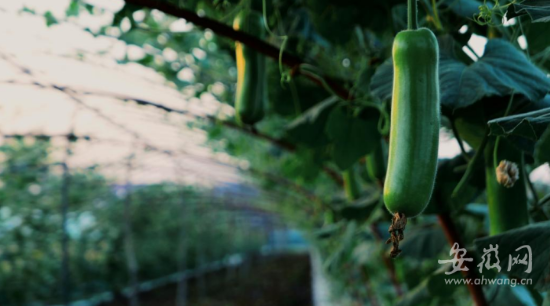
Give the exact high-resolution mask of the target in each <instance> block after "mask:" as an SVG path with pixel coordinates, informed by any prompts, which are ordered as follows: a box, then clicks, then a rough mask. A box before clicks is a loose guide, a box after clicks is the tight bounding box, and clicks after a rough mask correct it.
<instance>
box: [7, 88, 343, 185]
mask: <svg viewBox="0 0 550 306" xmlns="http://www.w3.org/2000/svg"><path fill="white" fill-rule="evenodd" d="M6 83H10V84H21V85H33V86H38V87H40V88H52V89H56V90H59V91H61V92H63V93H65V94H67V95H69V97H71V99H73V100H74V101H76V102H77V103H79V104H80V105H84V106H86V105H85V104H83V102H82V101H80V99H78V98H77V97H75V96H74V94H84V95H96V96H102V97H110V98H115V99H119V100H122V101H132V102H134V103H136V104H138V105H144V106H152V107H154V108H158V109H160V110H162V111H165V112H167V113H176V114H180V115H184V116H190V117H193V118H194V119H198V120H203V119H206V120H208V121H210V122H212V123H215V124H221V125H223V126H225V127H228V128H231V129H233V130H236V131H238V132H241V133H244V134H248V135H250V136H253V137H255V138H259V139H262V140H265V141H268V142H271V143H272V144H273V145H276V146H277V147H279V148H281V149H283V150H285V151H288V152H295V151H296V146H295V145H294V144H292V143H289V142H287V141H284V140H281V139H276V138H274V137H272V136H269V135H266V134H263V133H261V132H259V131H258V130H256V129H251V128H248V127H243V126H240V125H238V124H237V123H235V122H231V121H224V120H220V119H218V118H216V117H215V116H212V115H203V116H201V115H197V114H193V113H191V112H189V111H186V110H182V109H176V108H171V107H168V106H165V105H162V104H159V103H156V102H152V101H148V100H144V99H141V98H137V97H132V96H126V95H121V94H117V93H111V92H104V91H91V90H78V89H74V88H70V87H67V86H60V85H55V84H52V85H48V84H42V83H40V82H37V81H35V82H32V83H28V84H27V83H17V82H15V81H8V82H6ZM86 107H88V106H86ZM88 108H89V109H91V110H95V109H93V108H91V107H88ZM95 111H97V110H95ZM102 118H104V119H106V120H109V121H112V120H110V119H109V118H108V117H106V116H105V115H102ZM114 124H116V125H117V126H118V125H119V124H118V123H114ZM119 127H120V128H124V129H125V130H127V129H126V127H123V126H119ZM129 132H130V133H132V134H133V135H134V136H135V137H136V138H138V139H139V135H137V134H134V132H132V131H129ZM29 136H31V135H29ZM36 136H39V135H36ZM42 136H44V137H48V135H42ZM323 172H325V173H326V174H327V175H328V177H329V178H331V179H332V180H333V181H334V182H335V183H336V184H337V185H339V186H343V180H342V177H341V176H340V174H339V173H338V172H337V171H335V170H334V169H332V168H330V167H328V166H324V167H323Z"/></svg>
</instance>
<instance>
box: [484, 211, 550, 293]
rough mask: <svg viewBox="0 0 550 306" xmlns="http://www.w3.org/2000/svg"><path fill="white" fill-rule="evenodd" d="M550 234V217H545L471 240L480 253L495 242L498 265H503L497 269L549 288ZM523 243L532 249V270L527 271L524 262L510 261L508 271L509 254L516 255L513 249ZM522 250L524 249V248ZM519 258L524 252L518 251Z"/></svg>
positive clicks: (546, 288)
mask: <svg viewBox="0 0 550 306" xmlns="http://www.w3.org/2000/svg"><path fill="white" fill-rule="evenodd" d="M549 236H550V221H547V222H541V223H536V224H532V225H528V226H524V227H521V228H518V229H514V230H511V231H507V232H504V233H502V234H500V235H495V236H492V237H486V238H481V239H476V240H474V243H475V246H476V249H477V250H478V252H480V253H481V254H483V253H484V252H483V249H484V248H489V245H490V244H492V245H493V246H495V245H498V254H499V259H500V267H501V269H502V270H501V271H500V273H503V274H506V275H509V276H514V277H519V278H522V279H532V280H533V284H534V285H535V288H536V289H538V290H548V289H549V288H550V262H549V261H548V258H550V239H548V237H549ZM524 245H529V246H530V247H531V250H532V271H531V272H530V273H526V272H525V270H526V269H527V266H525V265H519V264H516V265H512V266H511V269H510V271H508V264H509V261H510V257H509V255H511V256H512V257H515V256H517V255H519V251H516V249H517V248H519V247H522V246H524ZM521 251H525V249H523V250H521ZM521 254H523V253H521ZM521 258H523V255H521ZM521 258H520V259H521Z"/></svg>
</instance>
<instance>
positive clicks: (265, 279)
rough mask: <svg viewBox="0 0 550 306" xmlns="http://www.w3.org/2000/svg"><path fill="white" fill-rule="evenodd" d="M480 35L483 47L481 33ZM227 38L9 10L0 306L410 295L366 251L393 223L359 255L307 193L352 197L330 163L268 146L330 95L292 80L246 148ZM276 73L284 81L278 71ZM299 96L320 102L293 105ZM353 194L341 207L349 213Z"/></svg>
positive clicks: (2, 81) (148, 13) (443, 150)
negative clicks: (369, 283)
mask: <svg viewBox="0 0 550 306" xmlns="http://www.w3.org/2000/svg"><path fill="white" fill-rule="evenodd" d="M195 2H196V1H195ZM204 2H207V3H209V2H212V1H204ZM226 2H227V1H213V3H212V4H211V6H207V5H205V6H204V7H201V6H197V8H196V11H197V12H198V15H201V14H202V15H204V14H205V13H206V12H207V13H211V11H209V10H214V11H215V9H212V7H215V8H216V7H220V6H221V7H222V8H224V7H225V6H224V5H226ZM283 2H284V1H283ZM228 3H229V2H228ZM284 5H286V4H284V3H283V4H281V7H284ZM227 7H228V8H227V9H225V10H224V9H222V10H220V9H218V10H217V11H216V14H218V15H217V16H221V17H220V18H219V20H220V21H222V22H225V23H228V24H229V23H230V20H231V18H232V16H233V15H234V10H238V9H239V7H238V6H236V7H235V6H230V5H229V4H227ZM294 13H295V14H296V15H299V16H302V15H300V14H305V13H304V12H302V13H300V12H299V11H298V12H294ZM232 14H233V15H232ZM224 16H226V17H224ZM304 16H305V15H304ZM294 17H295V16H294ZM304 18H305V17H304ZM298 20H301V21H300V22H302V21H303V19H298ZM300 22H297V25H295V26H296V27H297V29H300V31H303V32H300V33H301V35H307V36H308V37H310V38H311V37H313V38H312V39H314V40H315V43H316V44H317V45H318V46H319V49H311V50H310V51H311V52H317V53H318V54H316V56H317V60H319V61H322V60H323V59H324V58H325V59H326V58H329V57H332V56H333V57H334V58H336V60H335V63H336V64H335V66H337V67H333V68H334V69H340V70H341V71H343V72H342V75H339V76H340V77H344V76H346V74H347V76H349V75H353V74H354V73H357V72H358V71H359V72H360V71H361V67H359V68H358V67H357V65H355V64H356V62H352V63H351V66H350V60H349V59H348V58H346V57H345V54H343V53H341V52H340V51H339V50H338V49H331V48H329V47H328V42H327V41H326V40H324V39H323V38H321V37H319V36H318V34H317V33H316V32H315V31H313V30H312V29H309V32H307V31H308V30H307V29H305V27H302V28H300V25H299V23H300ZM292 26H294V25H292ZM292 26H289V28H287V29H284V28H281V29H276V31H282V32H281V33H283V32H287V31H291V30H292V29H294V28H292ZM304 31H306V32H304ZM278 33H279V32H278ZM270 40H271V42H272V43H273V44H275V43H277V44H280V43H281V38H280V37H277V36H273V37H271V38H270ZM470 43H471V48H472V50H474V51H477V52H479V53H480V54H481V53H482V52H483V48H484V44H485V43H486V40H485V41H484V40H483V39H480V38H479V36H478V37H473V38H472V40H471V42H470ZM233 45H234V42H233V41H231V40H229V39H226V38H220V37H216V36H215V35H214V34H213V32H212V31H210V30H208V29H206V30H205V29H202V28H197V27H196V26H194V25H193V24H192V23H189V22H186V21H185V20H184V19H177V18H175V17H172V16H169V15H165V14H164V13H162V12H160V11H158V10H149V9H143V8H140V7H136V6H131V5H125V3H124V1H122V0H86V1H77V0H73V1H71V0H49V1H43V0H24V1H2V2H1V3H0V305H3V306H4V305H80V306H88V305H90V306H91V305H113V306H115V305H132V306H137V305H178V306H183V305H205V306H206V305H224V306H232V305H297V306H298V305H299V306H306V305H322V306H325V305H344V304H343V302H334V296H338V297H339V298H342V299H344V300H345V299H349V298H350V296H353V295H357V296H362V297H364V296H369V291H371V294H372V291H375V292H376V295H379V296H381V297H384V296H388V297H391V296H394V295H395V290H397V292H398V293H399V292H400V290H401V289H399V285H397V284H396V283H395V279H392V278H391V277H387V276H381V275H385V274H384V273H385V272H384V271H385V269H386V268H385V267H384V264H382V262H383V260H382V259H381V258H382V257H377V259H374V258H373V256H374V255H373V254H378V253H380V252H384V250H385V249H384V246H383V244H382V243H380V241H383V240H384V238H385V236H386V233H385V231H386V229H387V226H388V224H381V225H380V227H379V229H376V230H377V231H379V232H381V233H382V234H380V236H379V237H374V236H369V235H366V234H364V235H363V234H359V235H361V239H360V240H359V243H357V244H354V246H353V247H351V248H350V247H349V246H350V245H349V244H348V242H349V241H348V240H349V239H348V240H346V239H347V238H349V235H348V233H351V232H353V231H355V230H356V227H357V226H358V225H357V224H356V223H353V222H350V223H346V224H345V225H342V223H338V222H332V218H333V216H332V215H331V214H328V213H327V212H326V211H324V210H323V209H321V208H319V206H318V205H317V204H318V203H319V198H317V196H315V195H314V193H312V192H311V191H315V192H316V193H317V194H321V197H322V199H323V200H325V199H331V201H334V197H336V198H339V199H340V200H342V201H343V200H344V195H343V191H342V190H341V189H340V186H337V185H335V184H334V182H333V179H334V176H332V177H331V173H333V170H331V169H329V168H322V167H316V166H315V165H314V163H315V162H316V159H317V158H318V156H316V155H315V154H313V153H312V152H311V151H307V150H301V149H297V150H295V152H293V153H292V154H289V153H288V152H287V151H285V150H282V149H280V148H277V147H273V146H271V142H273V139H278V138H280V136H281V135H282V134H283V131H281V130H277V127H278V126H281V125H284V124H289V123H290V122H291V119H290V117H289V114H290V115H293V114H294V111H295V108H296V107H297V108H298V109H307V108H308V107H310V106H311V105H313V104H314V103H313V102H315V103H316V102H318V101H321V100H322V99H324V98H326V97H327V94H326V93H324V92H323V91H322V90H321V89H320V87H317V86H316V85H315V84H313V83H312V82H311V81H309V80H306V79H305V78H298V79H296V84H299V85H300V87H299V90H303V92H295V91H296V88H295V86H294V85H292V84H294V83H292V84H291V85H290V86H289V87H284V88H279V89H277V90H272V91H270V101H271V103H272V105H271V108H272V109H274V110H275V112H276V114H274V115H273V116H270V117H269V119H268V120H264V121H262V122H261V123H260V125H259V127H258V129H259V130H264V131H269V132H270V133H271V135H272V137H273V138H266V139H263V140H262V138H261V137H259V138H260V140H258V137H256V138H254V139H253V138H251V136H254V135H255V134H256V136H257V134H258V133H257V131H256V130H253V129H249V130H245V131H244V133H243V131H240V130H239V129H238V128H235V126H234V125H231V123H230V122H232V121H231V120H229V119H232V118H233V117H234V109H233V106H232V104H233V99H234V95H235V82H236V78H237V70H236V67H235V59H234V49H233ZM290 45H291V48H295V49H300V48H302V49H304V48H305V49H307V45H300V44H299V43H298V42H296V41H293V40H292V39H291V40H290ZM346 48H348V47H346ZM321 49H322V50H321ZM327 49H328V50H329V51H326V50H327ZM323 50H325V51H323ZM472 52H473V51H472ZM358 56H360V55H358ZM354 65H355V66H354ZM268 69H269V71H270V84H278V83H279V78H280V75H279V73H278V72H279V70H278V69H279V68H278V65H277V63H276V61H269V64H268ZM287 86H288V85H287ZM274 87H276V86H274ZM312 88H315V89H312ZM295 95H299V96H304V95H306V96H308V98H309V100H308V99H305V98H304V99H302V100H300V101H301V103H302V104H300V103H298V105H296V104H295V103H291V101H292V99H294V98H295ZM277 101H284V102H285V103H277ZM220 121H224V122H229V123H228V124H226V125H223V124H219V122H220ZM441 139H442V141H441V147H440V158H442V159H444V158H452V157H455V156H457V155H458V154H460V148H459V146H458V144H457V143H456V142H455V141H454V139H453V137H452V135H451V133H450V132H449V131H448V130H445V129H442V131H441ZM293 150H294V149H293ZM258 164H261V165H262V167H261V168H259V167H257V166H256V165H258ZM549 176H550V171H549V169H548V166H547V165H546V166H542V167H540V168H539V169H536V170H535V171H533V172H532V173H531V177H532V179H533V180H534V181H537V182H539V184H542V185H545V184H546V185H547V184H548V181H549ZM371 183H372V182H371ZM363 185H364V186H363V187H364V188H365V194H366V195H367V197H366V198H364V199H363V200H364V201H363V202H362V203H358V205H359V206H357V207H360V208H364V207H365V205H367V206H369V207H371V206H372V207H374V206H373V204H372V203H378V198H377V196H376V197H374V198H373V196H372V195H374V194H377V193H376V192H375V190H376V188H375V187H373V186H372V184H370V185H369V184H367V183H364V184H363ZM303 186H306V188H304V187H303ZM369 195H371V196H370V197H369ZM342 201H340V202H338V201H334V206H333V207H334V209H332V210H331V211H332V212H336V213H335V214H337V215H339V216H340V215H346V214H348V215H351V216H352V217H350V218H348V220H354V218H355V216H356V215H357V214H358V212H357V211H355V210H353V209H354V208H353V207H351V208H349V207H348V208H349V211H348V210H345V209H340V208H339V207H340V206H339V205H340V204H341V202H342ZM361 205H363V206H361ZM346 209H347V208H346ZM371 211H372V209H371ZM382 213H385V212H383V211H382ZM379 216H380V214H379ZM386 217H387V216H386ZM385 219H387V218H385ZM430 220H431V219H430ZM387 221H389V220H387ZM431 221H433V220H431ZM322 224H329V225H331V226H320V225H322ZM304 229H308V230H304ZM375 232H376V231H375ZM334 233H338V234H337V235H336V237H337V238H335V239H325V240H323V239H322V238H323V237H325V236H330V235H331V234H334ZM418 235H420V236H422V235H424V236H422V237H424V239H427V241H432V242H434V244H432V246H434V245H435V246H434V248H437V247H438V246H441V247H440V248H438V249H435V250H434V251H433V252H432V253H431V254H441V251H442V250H443V249H442V248H443V247H445V248H446V247H447V246H446V242H445V240H444V238H443V234H442V233H441V231H440V230H432V229H431V228H422V232H420V233H419V234H418ZM422 237H421V238H419V239H422ZM313 241H315V245H316V246H315V247H312V245H313V243H312V242H313ZM417 241H418V240H417ZM420 241H422V240H420ZM404 248H407V246H404ZM408 248H409V251H411V249H412V250H413V251H411V252H413V253H414V250H415V248H422V243H419V244H418V245H417V246H414V245H409V246H408ZM346 249H350V250H352V251H351V252H344V250H346ZM320 252H321V253H324V254H325V255H326V256H323V258H322V259H321V256H320V255H319V253H320ZM327 254H328V255H327ZM422 256H425V255H422ZM426 256H428V255H426ZM430 256H432V255H430ZM366 262H369V263H370V264H369V265H370V266H369V269H370V271H369V273H372V274H371V275H370V277H374V278H379V281H377V285H376V286H375V287H373V288H367V287H366V286H362V285H354V286H353V285H351V287H350V285H349V284H361V282H364V281H365V279H367V278H368V276H367V275H366V274H365V273H364V271H362V270H359V269H358V268H357V267H359V266H361V265H362V264H364V263H366ZM397 265H398V269H400V268H401V266H403V265H405V264H404V263H402V262H401V263H400V262H397ZM386 266H387V265H386ZM325 271H330V273H331V275H332V277H331V278H330V279H329V278H328V277H327V275H326V273H325ZM350 271H351V272H350ZM394 272H395V271H394ZM399 277H400V278H406V277H405V275H399ZM346 284H347V285H346ZM346 286H347V289H346V290H344V288H345V287H346ZM350 288H353V289H354V290H355V291H353V290H350ZM462 289H463V290H465V289H464V288H462ZM462 289H461V290H462ZM363 300H365V298H363ZM388 300H391V298H388ZM354 305H359V304H354Z"/></svg>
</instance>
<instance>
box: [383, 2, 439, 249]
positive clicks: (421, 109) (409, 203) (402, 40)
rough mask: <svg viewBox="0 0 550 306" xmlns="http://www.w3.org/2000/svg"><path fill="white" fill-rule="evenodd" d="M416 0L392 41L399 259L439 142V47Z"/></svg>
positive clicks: (391, 194)
mask: <svg viewBox="0 0 550 306" xmlns="http://www.w3.org/2000/svg"><path fill="white" fill-rule="evenodd" d="M416 15H417V13H416V0H409V7H408V29H407V30H405V31H402V32H399V33H398V34H397V35H396V37H395V40H394V43H393V68H394V80H393V94H392V108H391V127H390V146H389V158H388V170H387V172H386V180H385V183H384V202H385V204H386V208H387V209H388V210H389V211H390V213H392V215H393V221H392V225H391V226H390V233H391V238H390V240H388V243H392V244H393V248H392V250H391V253H390V254H391V256H392V257H396V256H397V255H398V254H399V253H400V252H401V251H400V250H399V241H400V240H402V239H403V230H404V228H405V225H406V223H407V218H411V217H415V216H417V215H419V214H420V213H421V212H422V211H423V210H424V209H425V208H426V206H427V205H428V202H429V200H430V197H431V194H432V191H433V187H434V182H435V176H436V170H437V154H438V146H439V124H440V123H439V121H440V114H439V73H438V66H439V47H438V44H437V39H436V37H435V35H434V34H433V33H432V31H430V30H429V29H426V28H420V29H418V25H417V16H416Z"/></svg>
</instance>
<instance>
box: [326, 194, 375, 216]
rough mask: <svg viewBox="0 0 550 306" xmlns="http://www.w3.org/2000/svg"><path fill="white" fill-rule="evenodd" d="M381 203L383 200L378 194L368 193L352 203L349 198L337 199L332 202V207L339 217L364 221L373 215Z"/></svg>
mask: <svg viewBox="0 0 550 306" xmlns="http://www.w3.org/2000/svg"><path fill="white" fill-rule="evenodd" d="M379 203H381V202H380V198H379V197H378V196H376V195H375V196H373V195H372V194H368V195H366V196H363V197H361V198H359V199H357V200H355V201H353V202H352V203H349V201H347V200H342V201H336V202H334V203H331V207H332V208H333V210H334V213H335V215H336V216H337V217H338V218H342V219H345V220H348V221H349V220H354V221H357V222H364V221H366V220H367V219H368V218H369V217H370V216H371V214H372V212H373V210H375V209H376V208H378V207H379V206H380V205H378V204H379Z"/></svg>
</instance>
